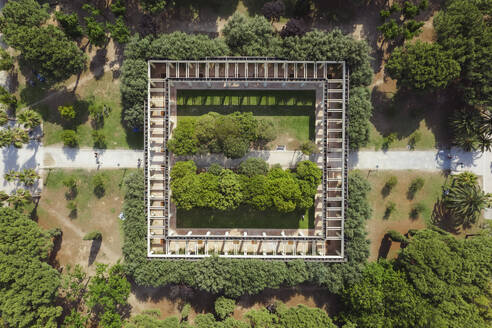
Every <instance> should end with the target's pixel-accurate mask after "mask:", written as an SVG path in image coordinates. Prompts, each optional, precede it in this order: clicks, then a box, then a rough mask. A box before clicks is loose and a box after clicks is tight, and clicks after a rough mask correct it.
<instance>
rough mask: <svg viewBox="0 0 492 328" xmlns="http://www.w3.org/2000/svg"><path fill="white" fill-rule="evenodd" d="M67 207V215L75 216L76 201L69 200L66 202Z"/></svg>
mask: <svg viewBox="0 0 492 328" xmlns="http://www.w3.org/2000/svg"><path fill="white" fill-rule="evenodd" d="M67 209H68V210H70V213H69V214H68V216H69V217H71V218H75V217H77V203H76V202H75V201H73V200H71V201H69V202H68V203H67Z"/></svg>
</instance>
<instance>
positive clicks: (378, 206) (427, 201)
mask: <svg viewBox="0 0 492 328" xmlns="http://www.w3.org/2000/svg"><path fill="white" fill-rule="evenodd" d="M362 175H363V176H364V177H367V179H368V181H369V183H370V184H371V191H370V193H369V197H368V200H369V204H370V206H371V208H372V216H371V218H370V220H369V221H368V222H367V231H368V238H369V240H370V241H371V246H370V260H376V259H377V258H378V257H381V256H382V257H386V258H393V257H395V256H396V254H397V252H398V250H399V247H400V245H399V243H392V245H391V248H386V247H387V246H388V245H387V244H384V243H383V239H384V236H385V234H386V232H387V231H388V230H396V231H399V232H401V233H407V232H408V230H409V229H423V228H425V227H426V226H429V225H431V224H432V223H431V220H430V218H431V214H432V210H433V207H434V204H435V202H436V201H437V199H438V198H439V197H440V196H441V194H442V189H441V186H442V185H443V184H444V182H445V180H446V178H445V177H444V176H443V175H442V174H441V173H438V172H424V171H413V170H406V171H377V172H375V171H371V172H370V173H369V175H368V171H362ZM390 176H395V177H397V179H398V182H397V184H396V186H395V187H394V188H393V190H392V191H391V192H390V193H389V194H388V195H387V196H386V197H385V196H384V193H383V187H384V185H385V183H386V181H388V179H389V178H390ZM417 177H421V178H423V179H424V180H425V184H424V186H423V188H422V189H421V190H420V191H418V192H417V193H416V194H415V197H414V199H409V198H408V197H407V191H408V187H409V186H410V184H411V182H412V180H413V179H415V178H417ZM349 197H350V195H349ZM389 202H394V203H395V204H396V210H395V212H393V213H392V214H391V215H390V217H389V218H385V211H386V206H388V204H389ZM418 203H422V204H424V206H425V210H424V212H423V213H422V214H421V215H419V217H418V218H412V217H411V215H410V212H411V210H412V208H413V206H415V205H416V204H418ZM381 253H383V254H384V255H381Z"/></svg>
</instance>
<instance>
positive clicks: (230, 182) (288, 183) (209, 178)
mask: <svg viewBox="0 0 492 328" xmlns="http://www.w3.org/2000/svg"><path fill="white" fill-rule="evenodd" d="M250 162H251V161H250ZM320 182H321V170H320V169H319V168H318V167H317V166H316V164H315V163H313V162H310V161H303V162H300V163H299V164H298V165H297V168H296V170H295V172H290V171H289V170H287V171H284V170H282V169H281V168H272V169H271V170H270V171H269V172H268V173H266V174H262V173H261V172H260V174H256V175H253V176H248V175H242V174H236V173H234V172H233V171H231V170H229V169H223V170H221V171H220V172H218V174H213V173H210V172H206V173H200V174H197V168H196V166H195V163H194V162H193V161H187V162H177V163H176V164H175V165H174V166H173V168H172V170H171V190H172V199H173V201H174V203H175V204H176V207H178V208H183V209H186V210H190V209H192V208H194V207H201V208H211V209H216V210H221V211H225V210H232V209H236V208H237V207H238V206H239V205H241V204H247V205H251V206H253V207H254V208H256V209H258V210H262V211H265V210H269V209H275V210H277V211H279V212H283V213H287V212H292V211H294V210H306V209H308V208H310V207H311V206H313V204H314V195H315V194H316V190H317V187H318V185H319V184H320Z"/></svg>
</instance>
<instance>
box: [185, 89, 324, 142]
mask: <svg viewBox="0 0 492 328" xmlns="http://www.w3.org/2000/svg"><path fill="white" fill-rule="evenodd" d="M314 99H315V94H314V92H311V91H289V92H287V91H277V90H272V91H262V90H258V91H257V90H232V91H231V90H178V96H177V104H178V121H183V120H194V119H197V117H198V116H201V115H204V114H206V113H208V112H212V111H213V112H217V113H219V114H230V113H234V112H237V111H240V112H252V113H253V115H254V116H257V117H258V118H259V119H265V120H268V121H270V122H272V123H273V127H274V129H275V132H276V134H277V138H276V139H275V140H274V141H272V142H271V143H270V145H269V146H270V148H275V146H276V145H286V146H287V149H290V150H292V149H296V148H297V147H298V146H299V145H300V144H301V143H302V142H305V141H308V140H314V126H315V117H314Z"/></svg>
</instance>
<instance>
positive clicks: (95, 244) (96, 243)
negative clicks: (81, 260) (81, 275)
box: [88, 239, 102, 266]
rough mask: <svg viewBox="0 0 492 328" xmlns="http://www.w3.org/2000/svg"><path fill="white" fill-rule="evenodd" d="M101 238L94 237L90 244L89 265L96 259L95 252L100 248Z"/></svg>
mask: <svg viewBox="0 0 492 328" xmlns="http://www.w3.org/2000/svg"><path fill="white" fill-rule="evenodd" d="M101 244H102V239H94V240H93V241H92V245H91V251H90V253H89V260H88V265H89V266H91V265H92V264H93V263H94V261H95V260H96V257H97V254H98V253H99V250H100V249H101Z"/></svg>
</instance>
